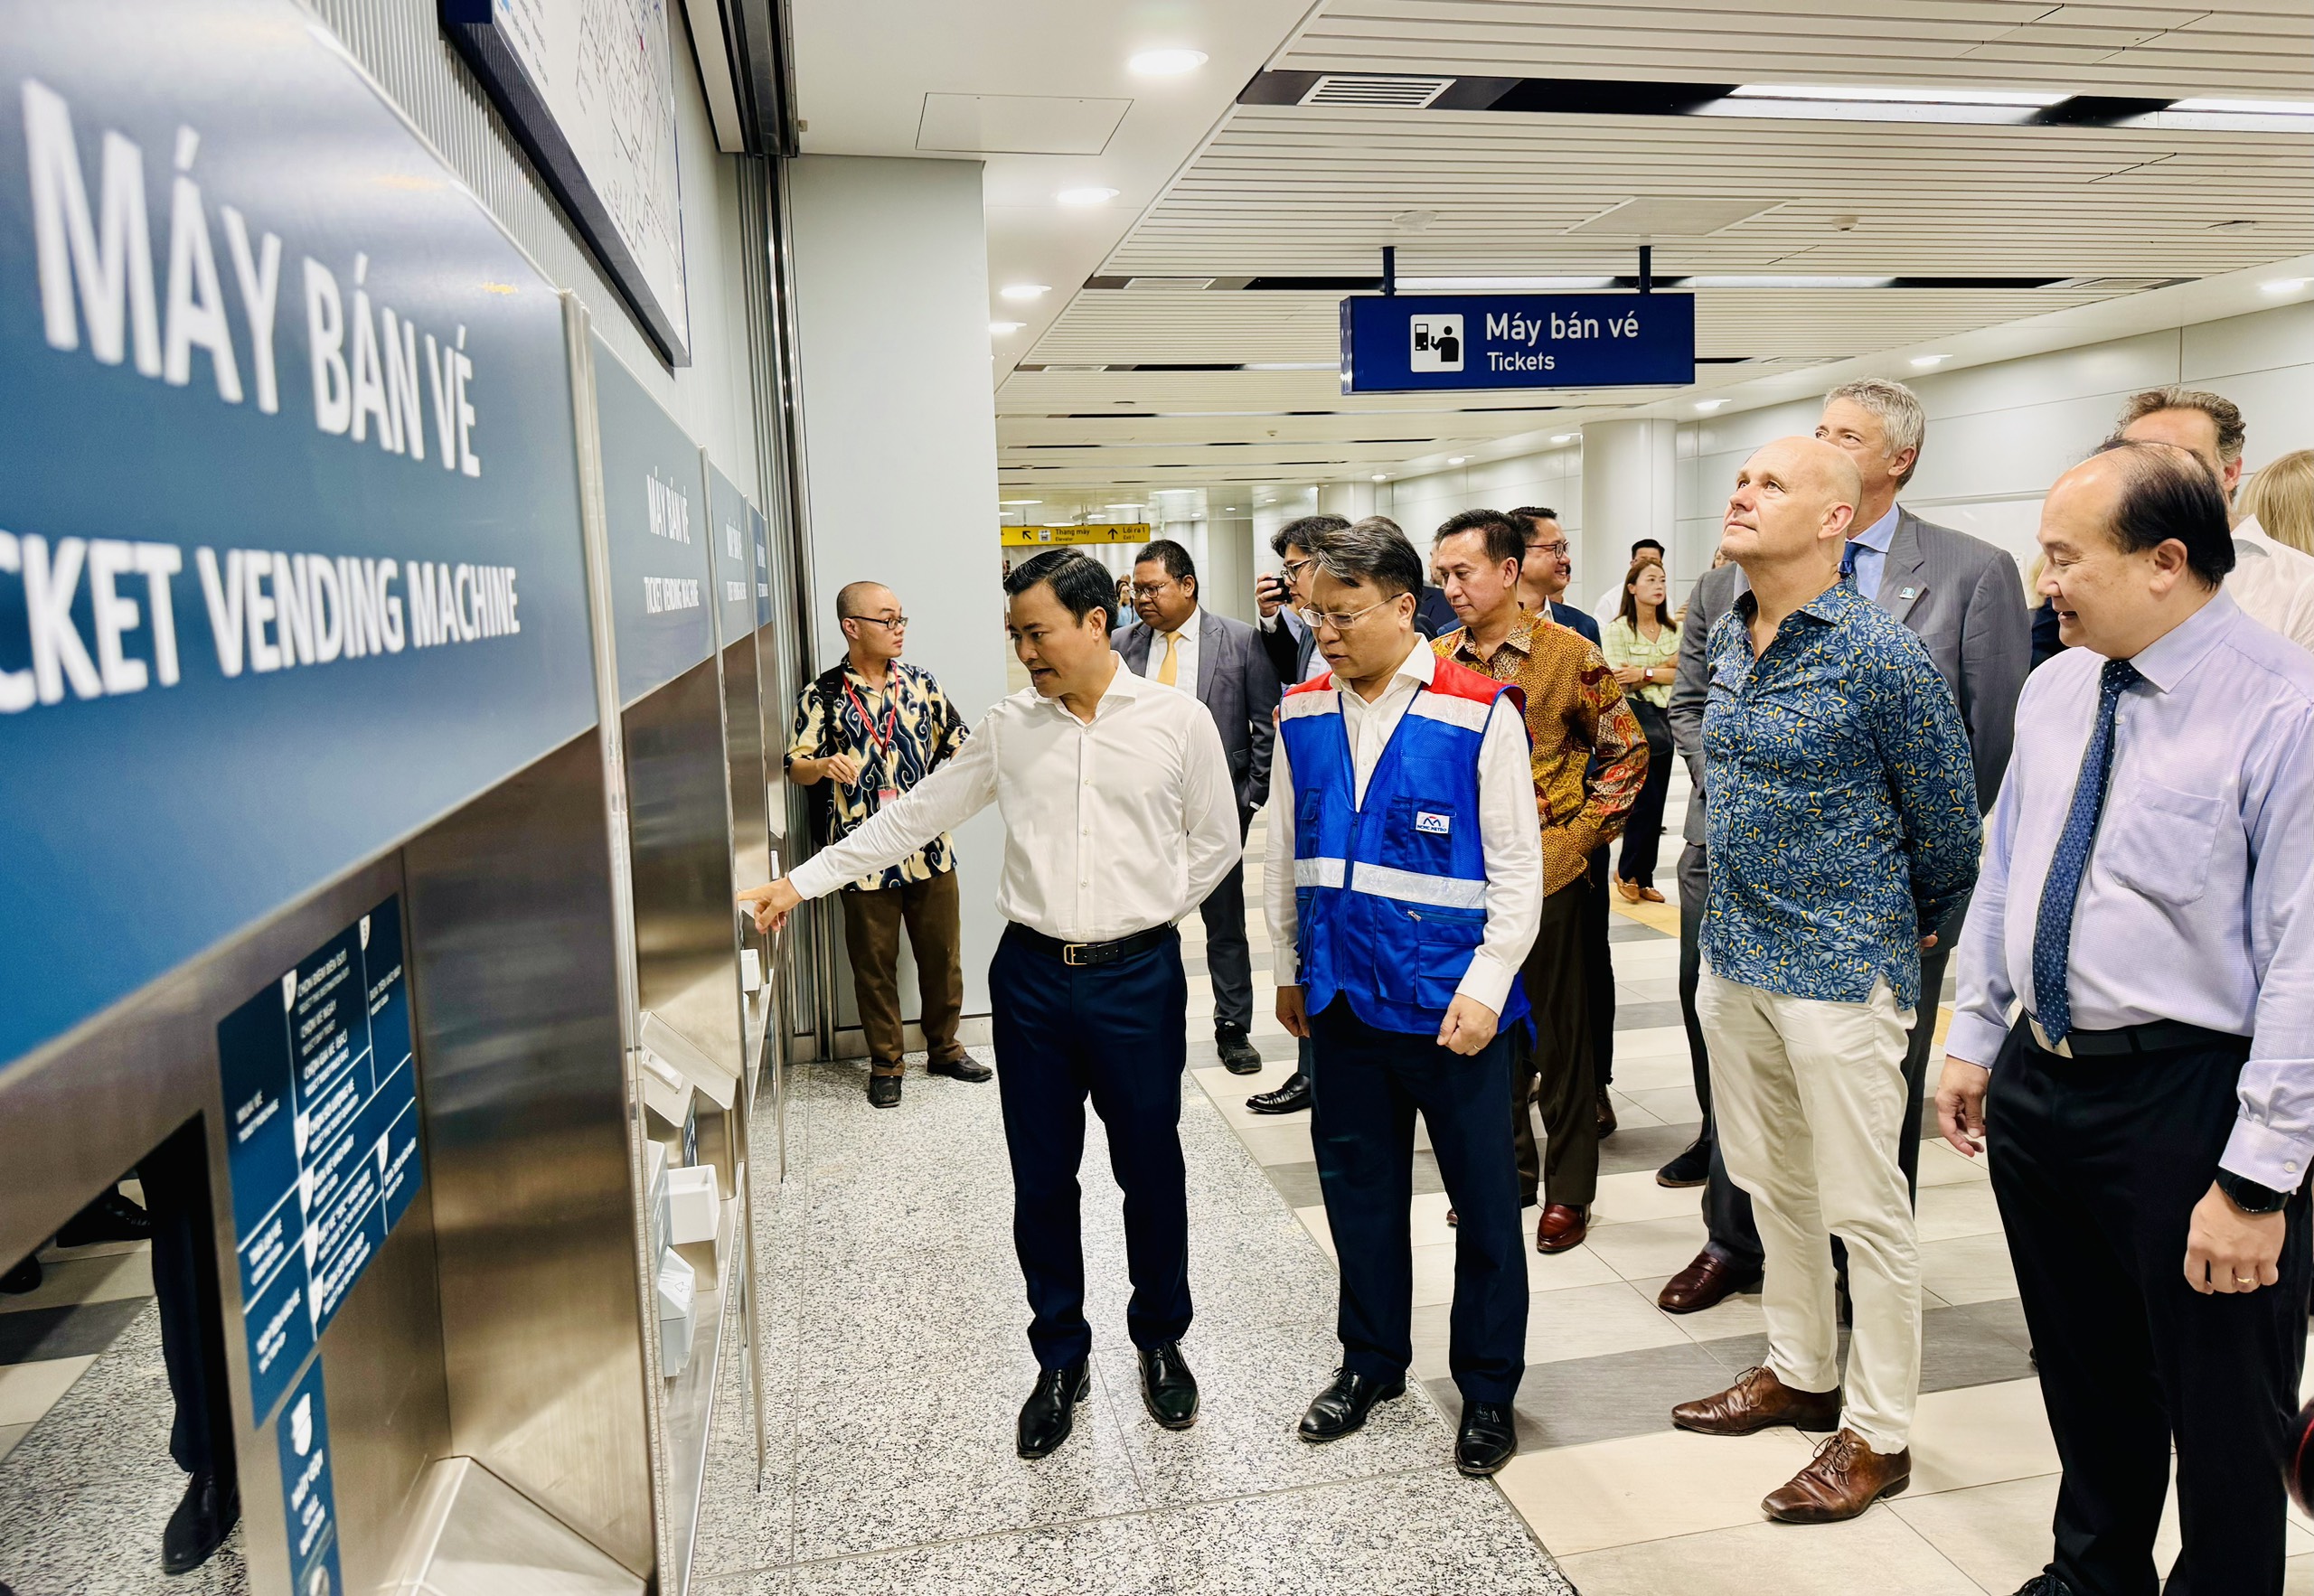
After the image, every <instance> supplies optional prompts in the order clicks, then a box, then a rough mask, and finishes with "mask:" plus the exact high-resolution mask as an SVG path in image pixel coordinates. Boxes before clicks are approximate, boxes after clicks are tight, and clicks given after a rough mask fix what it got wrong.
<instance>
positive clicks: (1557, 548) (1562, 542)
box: [1527, 536, 1575, 559]
mask: <svg viewBox="0 0 2314 1596" xmlns="http://www.w3.org/2000/svg"><path fill="white" fill-rule="evenodd" d="M1574 547H1575V545H1574V544H1573V543H1571V542H1569V541H1568V540H1566V538H1565V537H1564V536H1562V537H1561V538H1560V539H1559V540H1558V541H1557V542H1556V543H1546V542H1544V541H1543V540H1541V539H1540V538H1535V539H1531V540H1529V542H1528V544H1527V548H1528V550H1529V552H1530V553H1531V552H1532V551H1534V550H1535V549H1541V550H1542V551H1543V552H1544V553H1546V554H1547V555H1549V556H1551V557H1552V558H1553V559H1558V558H1559V557H1561V556H1563V555H1565V554H1566V553H1567V552H1568V551H1569V550H1570V549H1573V548H1574Z"/></svg>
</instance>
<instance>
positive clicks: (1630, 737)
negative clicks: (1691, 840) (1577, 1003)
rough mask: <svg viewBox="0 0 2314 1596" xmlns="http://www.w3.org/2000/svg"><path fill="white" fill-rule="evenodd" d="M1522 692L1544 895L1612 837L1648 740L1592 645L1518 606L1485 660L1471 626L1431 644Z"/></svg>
mask: <svg viewBox="0 0 2314 1596" xmlns="http://www.w3.org/2000/svg"><path fill="white" fill-rule="evenodd" d="M1430 646H1431V647H1432V648H1433V649H1434V650H1435V651H1436V652H1438V653H1439V654H1440V655H1442V656H1443V657H1444V658H1446V659H1450V660H1452V661H1453V662H1455V663H1456V664H1458V665H1468V666H1469V667H1470V668H1471V669H1472V670H1473V671H1479V672H1480V673H1482V675H1487V676H1491V677H1493V678H1494V680H1496V681H1508V682H1510V683H1511V684H1512V685H1513V686H1515V687H1517V688H1518V689H1519V691H1520V692H1522V693H1523V694H1525V695H1526V699H1527V742H1528V746H1529V758H1530V759H1531V760H1532V761H1533V764H1534V769H1535V809H1536V812H1537V813H1538V815H1539V816H1540V818H1541V821H1542V827H1543V891H1544V892H1545V893H1546V894H1548V893H1553V892H1557V891H1558V890H1559V889H1560V888H1561V887H1569V886H1572V885H1573V884H1574V883H1575V882H1576V881H1578V880H1580V879H1582V878H1583V876H1584V874H1585V870H1586V869H1587V868H1588V867H1589V861H1590V856H1591V853H1592V850H1594V849H1598V848H1602V847H1604V846H1605V845H1606V844H1607V843H1609V842H1612V841H1613V840H1614V839H1615V836H1616V834H1617V833H1618V832H1620V831H1622V830H1623V819H1624V817H1625V816H1626V815H1628V814H1629V813H1630V812H1631V806H1632V804H1633V803H1637V802H1638V801H1639V790H1640V788H1641V786H1643V785H1645V784H1646V782H1647V737H1646V734H1645V733H1643V732H1641V730H1640V728H1639V717H1638V716H1637V715H1635V714H1633V713H1632V707H1631V704H1630V701H1629V700H1628V699H1625V698H1624V696H1623V685H1622V684H1621V683H1620V682H1618V681H1616V680H1615V673H1614V672H1613V671H1610V670H1609V669H1608V668H1607V662H1606V661H1605V660H1604V658H1603V657H1601V655H1600V653H1599V651H1598V650H1597V649H1596V648H1594V647H1593V646H1592V643H1591V640H1590V639H1589V638H1587V637H1585V636H1584V635H1583V634H1581V633H1580V632H1577V631H1576V630H1575V629H1574V628H1573V627H1571V626H1561V625H1555V624H1546V623H1545V622H1544V621H1543V620H1542V618H1541V617H1539V616H1538V615H1532V614H1530V613H1529V612H1527V611H1525V610H1521V611H1520V612H1519V624H1517V625H1516V626H1514V627H1512V628H1511V630H1510V636H1508V637H1506V638H1504V639H1503V640H1502V643H1501V645H1500V647H1498V648H1497V649H1496V650H1495V651H1494V653H1493V655H1492V657H1491V658H1488V659H1481V658H1480V657H1479V652H1478V647H1477V645H1476V644H1474V643H1472V641H1471V634H1470V629H1469V628H1468V627H1465V626H1457V627H1456V628H1454V630H1453V631H1452V632H1449V633H1447V634H1445V635H1444V637H1441V638H1439V639H1438V640H1437V641H1436V642H1434V643H1432V644H1431V645H1430Z"/></svg>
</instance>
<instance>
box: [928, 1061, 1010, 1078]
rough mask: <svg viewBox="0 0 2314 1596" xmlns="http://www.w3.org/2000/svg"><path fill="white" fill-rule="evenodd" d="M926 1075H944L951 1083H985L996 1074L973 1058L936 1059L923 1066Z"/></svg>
mask: <svg viewBox="0 0 2314 1596" xmlns="http://www.w3.org/2000/svg"><path fill="white" fill-rule="evenodd" d="M924 1073H925V1074H926V1075H945V1076H947V1077H948V1078H949V1079H950V1080H952V1081H972V1082H974V1083H975V1084H977V1083H979V1082H982V1081H985V1080H987V1079H989V1078H990V1077H991V1076H992V1075H995V1074H996V1072H995V1071H994V1070H992V1069H991V1068H989V1067H988V1066H986V1065H984V1064H983V1063H981V1062H980V1061H979V1060H978V1059H975V1058H936V1059H934V1060H933V1061H932V1062H931V1063H929V1064H927V1065H926V1066H924Z"/></svg>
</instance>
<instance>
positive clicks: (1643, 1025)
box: [1615, 998, 1679, 1031]
mask: <svg viewBox="0 0 2314 1596" xmlns="http://www.w3.org/2000/svg"><path fill="white" fill-rule="evenodd" d="M1677 1024H1679V1000H1678V999H1676V998H1675V999H1673V1000H1671V1001H1670V1002H1668V1003H1618V1004H1616V1005H1615V1028H1616V1029H1617V1030H1619V1031H1636V1030H1646V1029H1649V1028H1651V1027H1654V1026H1659V1025H1677Z"/></svg>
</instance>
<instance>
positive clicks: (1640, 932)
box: [1607, 915, 1679, 944]
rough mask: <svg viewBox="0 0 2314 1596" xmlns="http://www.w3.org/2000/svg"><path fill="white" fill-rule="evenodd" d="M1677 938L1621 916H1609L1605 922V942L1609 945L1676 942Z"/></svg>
mask: <svg viewBox="0 0 2314 1596" xmlns="http://www.w3.org/2000/svg"><path fill="white" fill-rule="evenodd" d="M1678 940H1679V938H1677V937H1675V936H1673V935H1672V934H1670V932H1668V931H1658V930H1656V929H1655V927H1654V926H1652V925H1641V924H1640V923H1639V922H1638V921H1636V920H1632V919H1626V918H1625V917H1624V916H1623V915H1610V916H1609V917H1608V920H1607V941H1608V943H1609V944H1614V943H1619V942H1677V941H1678Z"/></svg>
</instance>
